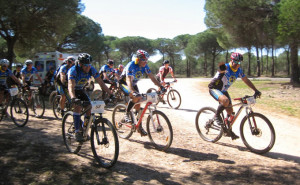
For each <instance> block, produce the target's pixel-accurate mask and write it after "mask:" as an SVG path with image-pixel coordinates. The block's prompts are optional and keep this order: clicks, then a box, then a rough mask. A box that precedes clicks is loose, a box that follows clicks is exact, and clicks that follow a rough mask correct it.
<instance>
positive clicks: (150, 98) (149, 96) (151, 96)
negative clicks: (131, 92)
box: [147, 92, 158, 103]
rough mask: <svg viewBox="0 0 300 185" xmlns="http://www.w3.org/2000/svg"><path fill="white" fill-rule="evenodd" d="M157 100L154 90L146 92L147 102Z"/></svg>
mask: <svg viewBox="0 0 300 185" xmlns="http://www.w3.org/2000/svg"><path fill="white" fill-rule="evenodd" d="M157 100H158V96H157V93H156V92H152V93H147V102H152V103H156V102H157Z"/></svg>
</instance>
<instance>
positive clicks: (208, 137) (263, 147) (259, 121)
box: [196, 95, 275, 154]
mask: <svg viewBox="0 0 300 185" xmlns="http://www.w3.org/2000/svg"><path fill="white" fill-rule="evenodd" d="M255 99H256V98H255V97H254V96H247V95H246V96H244V97H242V98H235V99H234V100H236V101H239V103H237V104H234V105H232V107H235V106H240V107H239V109H238V112H237V113H236V114H235V116H233V118H232V121H229V120H228V119H227V118H225V117H224V113H223V112H222V113H221V118H222V121H223V124H221V125H218V123H217V121H216V117H217V115H216V112H217V111H216V109H214V108H212V107H204V108H202V109H200V110H199V111H198V113H197V116H196V128H197V131H198V133H199V135H200V137H201V138H202V139H203V140H205V141H209V142H213V143H214V142H217V141H218V140H219V139H220V138H221V137H222V135H223V134H224V135H225V136H231V133H232V126H233V124H234V122H235V121H236V120H237V118H238V116H239V115H240V113H241V112H242V110H243V108H246V109H245V112H246V115H245V117H244V118H243V119H242V121H241V123H240V136H241V139H242V141H243V143H244V144H245V146H246V147H247V148H248V149H249V150H250V151H251V152H254V153H257V154H263V153H266V152H268V151H270V150H271V149H272V147H273V145H274V143H275V130H274V127H273V125H272V123H271V122H270V120H269V119H268V118H267V117H265V116H264V115H263V114H260V113H258V112H253V110H252V106H253V105H254V104H255V103H256V100H255Z"/></svg>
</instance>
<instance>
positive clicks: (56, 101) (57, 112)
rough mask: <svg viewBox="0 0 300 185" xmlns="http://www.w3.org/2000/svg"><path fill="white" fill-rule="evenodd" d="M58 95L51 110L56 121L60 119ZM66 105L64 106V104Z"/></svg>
mask: <svg viewBox="0 0 300 185" xmlns="http://www.w3.org/2000/svg"><path fill="white" fill-rule="evenodd" d="M60 98H61V96H60V95H57V96H55V98H54V99H53V102H52V110H53V114H54V116H55V117H56V118H57V119H62V115H61V108H60V103H59V102H60ZM65 105H66V104H65Z"/></svg>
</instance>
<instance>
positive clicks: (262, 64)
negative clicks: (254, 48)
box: [260, 47, 264, 75]
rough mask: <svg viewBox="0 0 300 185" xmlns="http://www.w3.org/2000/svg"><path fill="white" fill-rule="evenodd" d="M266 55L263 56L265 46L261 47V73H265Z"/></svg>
mask: <svg viewBox="0 0 300 185" xmlns="http://www.w3.org/2000/svg"><path fill="white" fill-rule="evenodd" d="M263 59H264V56H263V47H261V48H260V61H261V74H262V75H263V74H264V60H263Z"/></svg>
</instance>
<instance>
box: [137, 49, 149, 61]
mask: <svg viewBox="0 0 300 185" xmlns="http://www.w3.org/2000/svg"><path fill="white" fill-rule="evenodd" d="M136 57H137V58H139V59H148V58H149V54H148V53H147V52H146V51H144V50H141V49H139V50H137V52H136Z"/></svg>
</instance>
